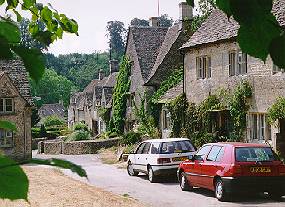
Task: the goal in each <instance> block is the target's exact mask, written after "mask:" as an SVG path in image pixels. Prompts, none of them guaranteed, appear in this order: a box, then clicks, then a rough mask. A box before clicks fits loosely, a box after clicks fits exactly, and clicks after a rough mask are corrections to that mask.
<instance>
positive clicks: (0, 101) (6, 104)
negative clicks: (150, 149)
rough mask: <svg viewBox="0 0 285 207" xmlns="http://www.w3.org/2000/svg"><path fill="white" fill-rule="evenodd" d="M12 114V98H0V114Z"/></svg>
mask: <svg viewBox="0 0 285 207" xmlns="http://www.w3.org/2000/svg"><path fill="white" fill-rule="evenodd" d="M12 112H14V101H13V99H12V98H0V113H12Z"/></svg>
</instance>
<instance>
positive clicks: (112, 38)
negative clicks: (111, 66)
mask: <svg viewBox="0 0 285 207" xmlns="http://www.w3.org/2000/svg"><path fill="white" fill-rule="evenodd" d="M106 28H107V32H108V33H107V36H108V37H109V45H110V50H111V53H112V55H113V56H112V57H113V58H114V59H117V60H119V59H121V57H122V56H123V54H124V51H125V39H126V31H127V30H126V29H125V28H124V23H123V22H120V21H109V22H108V23H107V27H106Z"/></svg>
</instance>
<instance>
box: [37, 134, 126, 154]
mask: <svg viewBox="0 0 285 207" xmlns="http://www.w3.org/2000/svg"><path fill="white" fill-rule="evenodd" d="M120 140H121V138H113V139H106V140H86V141H75V142H63V141H60V140H56V141H43V142H39V144H38V153H39V154H42V153H44V154H65V155H80V154H96V153H97V152H98V150H100V149H101V148H110V147H113V146H117V145H118V144H119V142H120Z"/></svg>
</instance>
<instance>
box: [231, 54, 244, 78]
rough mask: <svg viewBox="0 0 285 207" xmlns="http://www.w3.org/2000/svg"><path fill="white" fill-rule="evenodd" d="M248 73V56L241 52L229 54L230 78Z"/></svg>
mask: <svg viewBox="0 0 285 207" xmlns="http://www.w3.org/2000/svg"><path fill="white" fill-rule="evenodd" d="M246 73H247V55H246V54H245V53H243V52H241V51H231V52H229V76H235V75H243V74H246Z"/></svg>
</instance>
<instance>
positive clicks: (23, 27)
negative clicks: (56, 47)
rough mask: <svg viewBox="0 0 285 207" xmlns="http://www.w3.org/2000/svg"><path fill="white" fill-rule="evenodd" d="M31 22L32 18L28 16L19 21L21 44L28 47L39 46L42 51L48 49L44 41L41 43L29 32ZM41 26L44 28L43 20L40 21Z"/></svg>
mask: <svg viewBox="0 0 285 207" xmlns="http://www.w3.org/2000/svg"><path fill="white" fill-rule="evenodd" d="M30 23H31V22H30V20H29V19H27V18H23V19H22V20H21V21H20V23H19V28H20V32H21V45H23V46H24V47H26V48H37V49H39V50H41V51H42V50H44V49H46V46H45V45H44V44H43V43H40V42H39V41H37V40H35V39H34V38H32V36H31V34H30V32H29V24H30ZM39 28H40V29H41V30H44V25H43V23H42V22H39Z"/></svg>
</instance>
